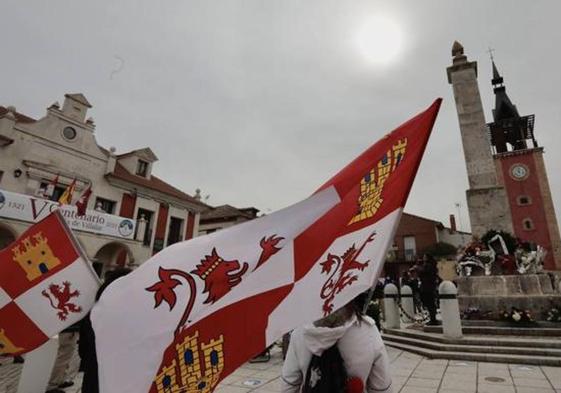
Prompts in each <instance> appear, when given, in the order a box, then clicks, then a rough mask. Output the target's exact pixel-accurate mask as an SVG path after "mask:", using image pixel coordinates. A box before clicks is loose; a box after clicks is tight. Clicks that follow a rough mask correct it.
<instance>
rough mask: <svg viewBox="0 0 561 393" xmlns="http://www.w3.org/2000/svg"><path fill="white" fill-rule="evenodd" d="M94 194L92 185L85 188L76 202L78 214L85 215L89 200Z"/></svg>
mask: <svg viewBox="0 0 561 393" xmlns="http://www.w3.org/2000/svg"><path fill="white" fill-rule="evenodd" d="M91 195H92V185H91V184H90V185H88V188H86V189H85V190H84V192H83V193H82V195H80V198H79V199H78V201H77V202H76V210H77V211H78V216H83V215H85V214H86V209H87V207H88V201H89V200H90V196H91Z"/></svg>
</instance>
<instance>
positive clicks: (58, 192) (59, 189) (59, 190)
mask: <svg viewBox="0 0 561 393" xmlns="http://www.w3.org/2000/svg"><path fill="white" fill-rule="evenodd" d="M49 184H51V183H50V182H41V184H40V185H39V190H44V191H43V194H42V195H43V196H44V197H45V198H47V199H49V200H51V201H58V200H59V199H60V197H61V196H62V194H64V191H65V190H66V187H65V186H56V187H55V188H54V190H53V191H52V194H51V195H49V191H50V189H49ZM51 189H52V186H51ZM37 192H40V191H37Z"/></svg>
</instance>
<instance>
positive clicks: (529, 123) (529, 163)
mask: <svg viewBox="0 0 561 393" xmlns="http://www.w3.org/2000/svg"><path fill="white" fill-rule="evenodd" d="M491 83H492V85H493V91H494V93H495V109H493V122H492V123H489V124H488V125H487V126H488V129H489V134H490V136H491V148H492V152H493V154H494V155H493V158H494V160H495V164H496V168H497V178H498V181H499V183H500V184H501V185H502V186H503V187H504V188H505V189H506V191H507V195H508V201H509V204H510V206H511V209H510V210H511V221H512V226H513V229H514V235H515V236H516V237H517V238H519V239H521V240H522V241H527V242H529V243H534V244H537V245H540V246H542V247H544V248H545V249H546V251H547V255H546V258H545V264H544V265H545V266H544V267H545V269H546V270H561V240H560V238H559V227H558V225H557V218H556V216H555V209H554V207H553V200H552V198H551V191H550V189H549V181H548V179H547V173H546V170H545V165H544V159H543V153H544V151H543V147H541V146H539V145H538V142H537V141H536V138H535V134H534V115H533V114H532V115H527V116H520V114H519V112H518V109H517V108H516V105H514V104H513V103H512V102H511V100H510V98H509V97H508V95H507V93H506V87H505V85H504V80H503V77H502V76H501V75H500V73H499V71H498V69H497V66H496V64H495V62H494V61H493V79H492V80H491Z"/></svg>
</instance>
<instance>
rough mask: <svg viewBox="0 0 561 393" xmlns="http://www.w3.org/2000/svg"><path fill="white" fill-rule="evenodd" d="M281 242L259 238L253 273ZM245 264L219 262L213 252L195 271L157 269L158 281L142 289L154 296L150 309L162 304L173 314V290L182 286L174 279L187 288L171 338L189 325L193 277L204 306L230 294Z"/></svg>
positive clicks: (193, 299) (194, 288)
mask: <svg viewBox="0 0 561 393" xmlns="http://www.w3.org/2000/svg"><path fill="white" fill-rule="evenodd" d="M281 240H283V238H282V237H278V236H277V235H272V236H269V237H268V238H267V237H263V238H262V239H261V242H260V246H261V254H260V257H259V260H258V262H257V265H256V267H255V269H257V268H258V267H259V266H260V265H262V264H263V263H265V261H267V260H268V259H269V258H270V257H271V256H273V255H274V254H276V253H277V252H278V251H280V250H281V247H277V244H278V243H279V242H280V241H281ZM248 268H249V264H248V263H247V262H244V263H242V264H240V262H239V261H238V260H237V259H233V260H225V259H224V258H222V257H221V256H220V255H219V254H218V252H217V251H216V248H213V249H212V251H211V253H210V254H209V255H206V256H205V257H204V258H203V259H202V260H201V262H200V263H199V264H198V265H197V266H196V269H194V270H192V271H191V272H190V273H187V272H184V271H183V270H179V269H164V268H163V267H160V268H159V269H158V277H159V279H160V281H158V282H156V283H155V284H153V285H151V286H149V287H148V288H146V290H147V291H149V292H154V300H155V303H154V308H157V307H159V306H160V304H162V302H163V301H165V302H166V303H167V304H168V306H169V309H170V311H171V310H173V308H174V307H175V304H176V302H177V295H176V293H175V287H177V286H178V285H181V284H182V282H181V281H179V280H178V279H177V278H174V277H178V278H179V277H181V278H183V279H184V280H185V281H187V283H188V284H189V290H190V295H189V300H188V302H187V306H186V307H185V311H184V312H183V315H182V317H181V320H180V321H179V323H178V325H177V328H176V330H175V334H176V335H177V334H178V333H179V331H180V329H181V327H182V326H184V325H185V323H187V322H189V321H188V319H189V315H190V314H191V311H192V310H193V306H194V304H195V299H196V296H197V284H196V282H195V279H194V277H193V275H196V276H197V277H199V278H200V279H202V280H203V281H204V289H203V293H206V294H208V295H207V298H206V299H205V301H204V303H205V304H207V303H210V304H213V303H215V302H216V301H218V300H219V299H220V298H222V297H223V296H224V295H226V294H227V293H228V292H230V290H231V289H232V288H233V287H235V286H236V285H238V284H239V283H240V282H241V281H242V277H243V275H244V274H245V273H246V272H247V270H248Z"/></svg>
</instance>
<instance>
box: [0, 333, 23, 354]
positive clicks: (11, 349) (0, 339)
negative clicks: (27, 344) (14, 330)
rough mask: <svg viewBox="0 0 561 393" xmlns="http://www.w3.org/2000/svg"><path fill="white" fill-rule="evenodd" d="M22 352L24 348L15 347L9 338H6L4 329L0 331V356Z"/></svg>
mask: <svg viewBox="0 0 561 393" xmlns="http://www.w3.org/2000/svg"><path fill="white" fill-rule="evenodd" d="M21 350H23V348H20V347H18V346H16V345H14V343H13V342H12V341H11V340H10V339H9V338H8V336H6V333H5V332H4V329H0V355H7V354H12V353H18V352H19V351H21Z"/></svg>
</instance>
